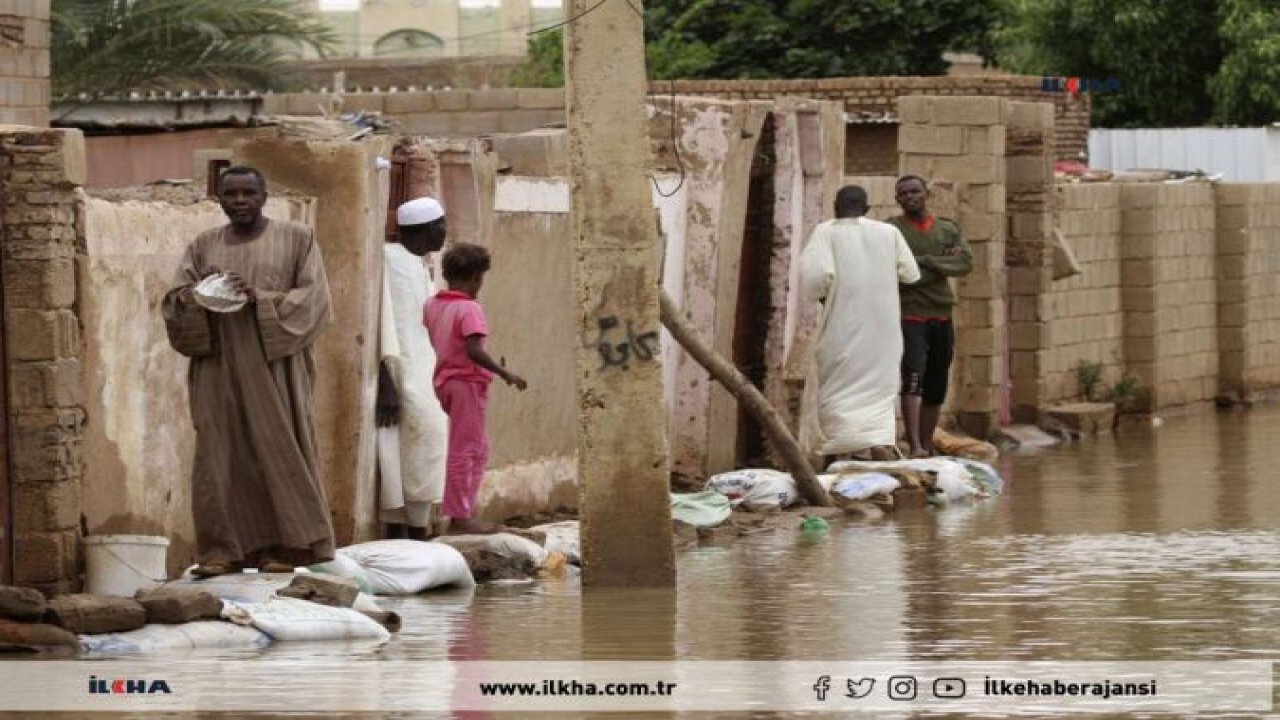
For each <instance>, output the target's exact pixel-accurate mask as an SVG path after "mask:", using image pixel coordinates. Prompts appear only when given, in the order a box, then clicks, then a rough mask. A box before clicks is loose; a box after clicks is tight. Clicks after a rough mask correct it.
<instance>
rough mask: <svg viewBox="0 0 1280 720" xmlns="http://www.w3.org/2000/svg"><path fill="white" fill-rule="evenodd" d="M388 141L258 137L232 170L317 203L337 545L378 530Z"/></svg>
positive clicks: (321, 371)
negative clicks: (327, 294)
mask: <svg viewBox="0 0 1280 720" xmlns="http://www.w3.org/2000/svg"><path fill="white" fill-rule="evenodd" d="M389 152H390V139H389V138H387V137H374V138H371V139H368V140H366V141H362V142H347V141H322V140H294V139H286V138H283V137H281V138H261V139H255V140H248V141H243V142H240V143H237V144H235V145H234V146H233V148H232V153H233V158H234V161H235V162H236V163H243V164H246V165H252V166H254V167H256V168H258V169H259V170H261V171H262V172H263V173H264V174H265V175H266V176H267V180H268V182H269V183H270V184H271V185H272V186H278V187H281V188H285V189H287V190H289V191H291V192H293V193H296V194H298V195H302V196H306V197H314V198H315V199H316V225H315V227H316V240H317V242H318V243H319V245H320V250H321V253H322V254H323V256H324V262H325V270H326V272H327V273H328V277H329V286H330V290H331V292H332V294H333V310H334V322H333V324H332V325H330V326H329V328H328V329H327V330H325V332H324V333H323V334H322V335H321V336H320V339H319V340H318V341H317V343H316V348H315V357H316V378H317V380H316V395H315V403H316V404H315V407H316V421H317V427H316V433H317V436H318V437H317V440H318V444H319V449H320V467H321V469H322V470H321V471H322V473H323V475H324V482H325V488H326V491H327V493H328V498H329V505H330V510H331V512H332V514H333V525H334V532H335V534H336V536H337V541H338V543H339V545H345V544H348V543H351V542H359V541H363V540H368V539H371V538H373V537H374V536H375V535H376V534H377V532H378V527H377V524H376V521H377V518H376V513H375V508H376V506H377V487H376V483H375V481H374V480H375V475H374V468H375V456H374V443H373V440H374V433H373V432H372V428H373V426H374V425H373V408H374V400H375V395H376V392H377V366H378V363H377V348H378V337H377V327H378V323H377V318H378V303H379V301H380V297H381V293H380V292H377V291H376V289H378V288H380V287H381V282H382V263H383V253H382V243H383V242H384V234H385V232H386V206H387V190H386V185H387V180H386V175H385V172H383V171H379V170H378V169H377V166H376V162H375V161H376V158H378V157H379V156H383V157H385V156H386V155H387V154H388V153H389Z"/></svg>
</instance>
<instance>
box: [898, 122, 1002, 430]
mask: <svg viewBox="0 0 1280 720" xmlns="http://www.w3.org/2000/svg"><path fill="white" fill-rule="evenodd" d="M1011 111H1012V107H1011V103H1009V101H1007V100H1004V99H1001V98H994V97H904V98H901V99H900V100H899V101H898V116H899V118H900V119H901V122H902V124H901V126H900V129H899V136H898V151H899V158H900V160H899V167H900V168H901V170H902V172H903V174H914V175H921V176H923V177H925V178H926V179H928V180H930V181H942V180H945V181H949V182H951V183H954V185H955V189H956V199H957V207H958V210H959V212H958V213H956V215H955V216H954V219H955V220H956V221H957V222H958V223H959V224H960V229H961V232H963V233H964V237H965V239H967V240H968V241H969V244H970V245H971V246H972V247H973V255H974V258H973V265H974V268H973V272H972V273H970V274H969V276H968V277H965V278H962V279H960V280H959V281H958V282H957V283H956V287H957V300H958V307H957V309H956V314H955V320H956V330H957V334H958V339H957V343H956V362H955V364H954V366H953V371H952V377H953V379H954V380H955V381H956V382H954V383H953V388H954V392H953V393H952V402H951V405H950V407H951V408H952V409H953V410H954V412H955V414H956V418H957V419H958V421H959V422H960V424H961V427H963V428H964V429H965V430H966V431H967V432H969V433H970V434H972V435H975V436H977V437H985V436H987V435H988V434H989V432H990V431H991V430H992V429H994V427H996V425H997V424H998V421H999V413H1000V409H1001V394H1002V390H1003V386H1004V379H1005V369H1004V331H1005V307H1004V294H1005V277H1004V275H1005V273H1004V268H1005V235H1006V229H1005V222H1006V221H1005V192H1006V186H1005V182H1006V168H1005V133H1006V126H1007V125H1008V123H1009V121H1010V114H1011Z"/></svg>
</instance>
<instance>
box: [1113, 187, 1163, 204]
mask: <svg viewBox="0 0 1280 720" xmlns="http://www.w3.org/2000/svg"><path fill="white" fill-rule="evenodd" d="M1161 187H1162V186H1160V185H1153V184H1146V183H1125V184H1122V185H1121V186H1120V204H1121V206H1122V207H1124V208H1126V209H1138V208H1152V207H1156V206H1157V204H1158V202H1157V201H1158V199H1159V198H1160V197H1161V196H1160V188H1161Z"/></svg>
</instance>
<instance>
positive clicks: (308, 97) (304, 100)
mask: <svg viewBox="0 0 1280 720" xmlns="http://www.w3.org/2000/svg"><path fill="white" fill-rule="evenodd" d="M281 97H283V98H284V109H285V113H286V114H288V115H323V114H324V110H323V109H324V108H327V107H329V105H330V103H331V102H332V101H333V97H332V96H331V95H327V94H323V93H317V92H301V93H286V94H284V95H282V96H281Z"/></svg>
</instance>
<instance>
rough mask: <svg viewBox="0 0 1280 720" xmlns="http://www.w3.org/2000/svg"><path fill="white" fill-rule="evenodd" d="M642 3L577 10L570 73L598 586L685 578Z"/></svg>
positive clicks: (581, 382) (571, 8) (591, 545)
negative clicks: (662, 335)
mask: <svg viewBox="0 0 1280 720" xmlns="http://www.w3.org/2000/svg"><path fill="white" fill-rule="evenodd" d="M639 5H640V3H639V2H631V3H604V4H599V3H596V2H591V1H590V0H572V2H570V3H569V5H568V7H567V8H566V15H568V16H570V17H577V18H578V19H577V20H576V21H575V22H573V23H571V24H570V25H569V26H568V28H567V30H568V32H567V33H566V34H565V58H566V65H567V68H566V73H565V74H566V89H567V95H568V118H569V158H570V178H571V182H572V193H573V226H574V227H573V236H574V254H575V265H574V286H575V292H576V305H577V316H578V331H579V333H580V336H581V341H580V343H579V346H578V350H577V401H578V463H579V464H578V468H579V480H580V482H581V483H582V504H581V506H582V511H581V517H582V553H583V573H584V575H583V580H584V582H586V583H587V584H588V585H632V586H661V585H672V584H674V582H675V560H674V557H673V550H672V535H671V511H670V505H669V502H670V501H669V499H668V492H669V491H668V486H669V478H668V468H667V443H666V432H665V430H664V427H663V418H664V417H665V413H666V408H665V404H664V402H663V395H662V366H661V361H660V350H659V328H660V324H659V318H658V265H659V264H658V255H657V235H656V228H655V226H654V222H653V210H652V201H651V195H650V193H651V190H650V187H649V165H650V159H649V152H650V151H649V138H648V122H647V120H646V117H647V115H646V111H645V89H646V82H645V60H644V37H643V29H644V28H643V19H642V18H641V17H640V16H639V15H638V13H637V9H638V8H639ZM633 6H634V7H633Z"/></svg>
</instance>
